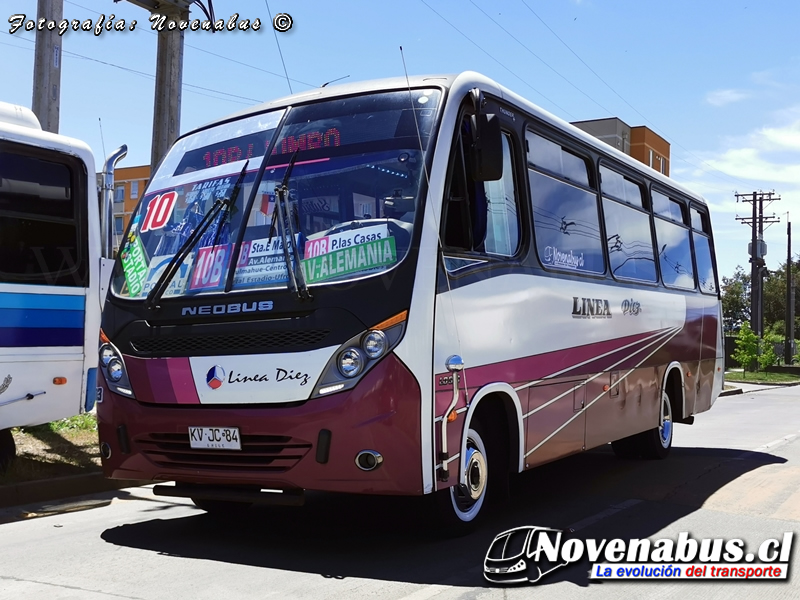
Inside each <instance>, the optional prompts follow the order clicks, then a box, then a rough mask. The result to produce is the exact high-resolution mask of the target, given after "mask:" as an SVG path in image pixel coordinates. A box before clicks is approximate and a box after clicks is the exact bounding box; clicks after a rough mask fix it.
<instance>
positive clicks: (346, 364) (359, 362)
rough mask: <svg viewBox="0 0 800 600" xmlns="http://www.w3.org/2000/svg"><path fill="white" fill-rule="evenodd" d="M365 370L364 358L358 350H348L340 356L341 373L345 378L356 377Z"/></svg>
mask: <svg viewBox="0 0 800 600" xmlns="http://www.w3.org/2000/svg"><path fill="white" fill-rule="evenodd" d="M363 368H364V358H363V357H362V356H361V351H360V350H359V349H358V348H348V349H347V350H345V351H344V352H342V353H341V354H340V355H339V372H340V373H341V374H342V375H344V376H345V377H355V376H356V375H358V374H359V373H361V369H363Z"/></svg>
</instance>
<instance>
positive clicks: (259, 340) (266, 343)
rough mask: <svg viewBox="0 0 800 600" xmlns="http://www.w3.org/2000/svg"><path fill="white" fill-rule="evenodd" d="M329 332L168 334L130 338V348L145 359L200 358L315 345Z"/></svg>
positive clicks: (316, 330) (317, 330) (322, 330)
mask: <svg viewBox="0 0 800 600" xmlns="http://www.w3.org/2000/svg"><path fill="white" fill-rule="evenodd" d="M329 333H330V330H329V329H307V330H299V331H291V330H289V331H267V332H261V333H240V334H229V335H174V336H173V335H170V336H163V337H151V338H133V339H131V348H132V349H133V351H134V353H135V354H139V355H148V356H156V355H162V356H202V355H204V354H207V353H209V352H212V353H213V354H224V353H234V354H238V353H244V352H245V351H253V350H260V351H262V352H264V353H267V352H272V351H275V350H289V349H290V348H297V349H301V348H304V347H308V346H314V345H317V344H319V343H320V342H321V341H322V340H324V339H325V338H326V337H327V336H328V334H329Z"/></svg>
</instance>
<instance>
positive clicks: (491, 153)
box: [470, 114, 503, 181]
mask: <svg viewBox="0 0 800 600" xmlns="http://www.w3.org/2000/svg"><path fill="white" fill-rule="evenodd" d="M471 125H472V147H471V152H470V154H471V155H472V156H471V160H472V178H473V179H474V180H475V181H497V180H498V179H501V178H502V177H503V133H502V132H501V131H500V119H499V118H497V115H487V114H480V115H473V116H472V117H471Z"/></svg>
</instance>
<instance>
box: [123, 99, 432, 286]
mask: <svg viewBox="0 0 800 600" xmlns="http://www.w3.org/2000/svg"><path fill="white" fill-rule="evenodd" d="M440 96H441V92H439V91H438V90H433V89H422V90H412V91H410V92H409V91H404V92H389V93H376V94H369V95H362V96H356V97H351V98H344V99H341V98H340V99H336V100H331V101H327V102H320V103H317V104H310V105H305V106H300V107H296V108H291V109H285V110H284V109H281V110H278V111H273V112H268V113H263V114H259V115H256V116H251V117H247V118H243V119H240V120H236V121H231V122H227V123H224V124H221V125H217V126H215V127H212V128H209V129H206V130H203V131H200V132H198V133H195V134H192V135H190V136H187V137H184V138H182V139H180V140H178V142H177V143H176V144H175V145H174V146H173V148H172V149H171V150H170V152H169V153H168V154H167V156H166V157H165V159H164V160H163V161H162V163H161V166H160V167H159V169H158V171H157V172H156V174H155V176H154V178H153V180H152V181H151V183H150V185H149V186H148V190H147V192H146V193H145V195H144V197H143V199H142V202H141V203H140V204H139V206H138V208H137V209H136V211H135V212H134V214H133V215H132V218H131V225H130V228H129V230H128V232H127V234H126V236H125V240H124V243H123V245H122V247H121V249H120V253H119V259H120V260H119V267H118V269H117V271H116V273H115V276H114V279H113V282H112V290H113V291H114V293H115V294H117V295H119V296H122V297H127V298H144V297H146V296H147V295H148V294H149V293H150V291H151V290H153V288H154V287H155V286H156V285H157V283H158V281H159V279H160V278H161V276H162V275H163V273H164V272H165V270H166V268H167V266H168V265H169V263H170V262H171V261H172V259H173V257H174V256H175V255H176V253H178V252H179V251H180V250H181V249H182V248H181V247H182V246H184V245H185V244H186V242H187V240H188V239H189V238H190V236H191V234H192V233H193V232H194V231H195V229H196V228H198V227H206V229H205V232H204V233H203V235H201V236H199V237H198V238H197V239H196V240H195V241H194V243H193V244H192V247H191V248H190V249H189V252H188V253H187V254H186V256H185V258H184V259H183V260H182V262H181V264H180V268H178V269H177V270H176V271H175V273H174V275H173V276H172V278H171V280H170V281H169V282H168V285H167V286H166V288H164V292H163V295H164V296H166V297H174V296H187V295H195V294H203V293H214V292H219V291H221V290H222V289H223V288H224V287H225V284H226V280H227V279H228V271H229V269H230V268H234V269H235V271H234V275H233V288H232V289H233V290H242V289H262V288H285V287H286V286H287V284H288V281H289V271H288V269H287V259H286V254H285V253H284V249H283V239H284V238H283V237H282V236H281V235H280V233H279V231H280V227H279V226H278V225H279V224H276V221H277V220H278V219H277V216H278V215H279V214H280V213H281V212H283V214H284V215H285V220H286V221H287V223H285V224H286V225H287V226H288V225H291V228H290V229H289V228H288V227H287V230H291V231H294V233H295V243H296V245H297V248H298V254H299V256H300V263H301V264H300V269H302V273H303V275H304V278H305V281H306V282H307V283H308V285H315V284H322V283H328V282H339V281H345V280H351V279H354V278H360V277H365V276H372V275H375V274H379V273H382V272H385V271H386V270H388V269H391V268H393V267H394V266H395V265H397V264H398V263H399V262H400V261H402V260H403V258H404V257H405V256H406V254H407V253H408V249H409V246H410V243H411V237H412V233H413V224H414V220H415V214H416V212H417V209H418V207H419V190H420V183H421V182H422V181H423V173H424V164H425V158H426V152H427V149H428V147H429V140H430V137H431V135H432V132H433V128H434V124H435V121H436V119H435V117H436V114H437V108H438V106H439V103H440ZM278 127H280V130H278ZM273 138H274V143H273ZM270 147H272V150H271V152H270V156H269V157H266V158H265V156H264V155H265V153H266V152H267V150H268V149H269V148H270ZM263 160H267V163H266V168H265V170H264V175H263V177H262V178H261V180H260V181H257V179H258V177H257V176H258V171H259V167H260V166H261V162H262V161H263ZM290 164H291V166H290ZM287 169H288V170H289V172H288V178H287ZM284 179H286V182H287V189H288V193H287V194H286V198H285V200H284V204H285V206H284V207H283V211H276V199H277V197H278V196H277V194H276V188H277V187H278V186H280V185H281V184H282V183H283V182H284ZM254 186H257V187H256V190H255V191H256V194H255V197H254V198H255V201H254V202H253V203H252V206H251V207H250V210H249V211H247V210H246V209H247V206H248V204H249V203H248V200H249V198H250V196H251V194H252V192H253V187H254ZM215 207H216V208H215ZM221 207H222V208H221ZM212 212H213V214H209V213H212ZM245 212H247V213H248V214H244V213H245ZM289 220H291V223H288V221H289ZM241 227H244V228H245V230H244V234H243V236H241V239H242V244H241V247H240V251H239V259H238V260H237V261H236V265H235V266H232V265H231V263H232V255H233V254H234V250H235V249H234V245H235V243H236V241H237V239H238V238H239V237H240V235H239V233H240V228H241ZM290 261H291V264H290V265H289V267H290V268H295V267H296V265H294V262H293V259H290ZM164 283H166V282H162V286H163V284H164Z"/></svg>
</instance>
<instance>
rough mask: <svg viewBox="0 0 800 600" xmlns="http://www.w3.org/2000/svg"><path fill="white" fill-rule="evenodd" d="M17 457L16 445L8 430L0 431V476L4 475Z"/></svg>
mask: <svg viewBox="0 0 800 600" xmlns="http://www.w3.org/2000/svg"><path fill="white" fill-rule="evenodd" d="M16 456H17V445H16V443H15V442H14V436H13V435H11V430H10V429H0V475H4V474H5V473H6V471H8V468H9V467H10V466H11V463H12V462H14V459H15V458H16Z"/></svg>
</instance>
